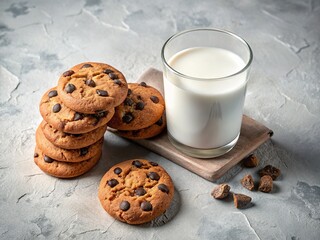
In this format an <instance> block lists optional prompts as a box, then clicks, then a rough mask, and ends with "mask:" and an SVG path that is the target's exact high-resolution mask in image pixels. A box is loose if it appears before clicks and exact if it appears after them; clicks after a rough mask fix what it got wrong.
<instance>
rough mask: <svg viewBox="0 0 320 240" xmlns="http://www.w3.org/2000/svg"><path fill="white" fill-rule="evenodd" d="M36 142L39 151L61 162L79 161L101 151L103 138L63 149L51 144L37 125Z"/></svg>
mask: <svg viewBox="0 0 320 240" xmlns="http://www.w3.org/2000/svg"><path fill="white" fill-rule="evenodd" d="M36 143H37V146H38V148H39V149H41V151H42V152H43V153H44V154H45V155H47V156H49V157H51V158H53V159H55V160H56V161H62V162H81V161H84V160H87V159H89V158H92V157H93V156H96V155H97V154H98V153H99V152H101V148H102V144H103V138H100V140H98V141H97V142H96V143H94V144H92V145H90V146H88V147H83V148H79V149H63V148H59V147H57V146H55V145H53V144H52V143H51V142H50V141H49V140H48V139H47V138H46V137H45V136H44V134H43V132H42V129H41V127H40V126H39V127H38V129H37V131H36Z"/></svg>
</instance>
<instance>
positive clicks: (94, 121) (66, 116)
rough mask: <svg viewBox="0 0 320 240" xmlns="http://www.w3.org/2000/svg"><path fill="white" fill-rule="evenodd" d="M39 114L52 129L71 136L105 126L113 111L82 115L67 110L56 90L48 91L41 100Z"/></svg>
mask: <svg viewBox="0 0 320 240" xmlns="http://www.w3.org/2000/svg"><path fill="white" fill-rule="evenodd" d="M40 113H41V116H42V117H43V119H44V120H45V121H46V122H47V123H49V124H50V125H51V126H52V127H53V128H55V129H57V130H59V131H62V132H66V133H72V134H81V133H87V132H90V131H92V130H94V129H96V128H99V127H101V126H103V125H106V124H107V122H108V121H109V120H110V119H111V118H112V116H113V114H114V109H113V108H111V109H109V110H106V111H103V112H99V113H96V114H84V113H79V112H76V111H74V110H72V109H70V108H68V107H67V106H66V105H65V104H64V103H63V102H62V101H61V100H60V98H59V96H58V92H57V90H56V88H51V89H49V90H48V91H47V92H46V93H45V94H44V95H43V96H42V98H41V101H40Z"/></svg>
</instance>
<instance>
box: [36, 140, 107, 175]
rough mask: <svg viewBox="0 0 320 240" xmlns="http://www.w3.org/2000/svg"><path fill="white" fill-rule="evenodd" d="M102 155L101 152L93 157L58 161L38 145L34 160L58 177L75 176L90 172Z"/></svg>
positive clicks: (43, 169) (44, 169) (46, 171)
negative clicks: (47, 154)
mask: <svg viewBox="0 0 320 240" xmlns="http://www.w3.org/2000/svg"><path fill="white" fill-rule="evenodd" d="M100 156H101V152H99V153H98V154H97V155H95V156H93V157H92V158H90V159H88V160H86V161H82V162H78V163H68V162H60V161H56V160H54V159H52V158H50V157H48V156H46V155H45V154H44V153H43V152H42V151H41V150H40V149H39V148H38V147H37V146H36V148H35V152H34V162H35V163H36V164H37V166H38V167H39V168H40V169H41V170H42V171H43V172H45V173H47V174H49V175H51V176H54V177H57V178H73V177H77V176H80V175H82V174H84V173H86V172H88V171H89V170H90V169H91V168H93V167H94V165H96V163H97V162H98V161H99V159H100Z"/></svg>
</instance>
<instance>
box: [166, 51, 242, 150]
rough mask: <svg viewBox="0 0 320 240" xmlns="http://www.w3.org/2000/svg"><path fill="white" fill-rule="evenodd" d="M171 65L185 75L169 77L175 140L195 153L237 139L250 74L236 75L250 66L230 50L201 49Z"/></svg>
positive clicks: (182, 54)
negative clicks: (189, 147)
mask: <svg viewBox="0 0 320 240" xmlns="http://www.w3.org/2000/svg"><path fill="white" fill-rule="evenodd" d="M168 64H169V65H170V66H171V67H172V68H173V69H174V70H176V71H177V72H179V73H180V74H182V75H177V74H170V73H168V74H165V81H164V87H165V98H166V103H167V104H166V114H167V125H168V131H169V133H170V134H171V136H172V137H174V138H175V139H176V140H178V141H179V142H180V143H183V144H185V145H188V146H191V147H194V148H217V147H221V146H224V145H226V144H228V143H230V142H231V141H232V140H234V139H235V138H236V137H237V136H238V134H239V132H240V127H241V121H242V109H243V103H244V98H245V92H246V74H247V73H246V72H243V73H240V74H237V75H233V74H235V73H238V72H239V71H240V70H241V69H243V68H244V66H245V63H244V61H243V60H242V59H241V58H240V57H239V56H238V55H236V54H234V53H232V52H230V51H228V50H225V49H221V48H211V47H197V48H189V49H186V50H183V51H181V52H178V53H177V54H175V55H173V56H172V57H171V58H170V59H169V61H168ZM232 75H233V76H232ZM227 76H230V77H228V78H224V77H227ZM193 78H196V79H193ZM222 78H224V79H222Z"/></svg>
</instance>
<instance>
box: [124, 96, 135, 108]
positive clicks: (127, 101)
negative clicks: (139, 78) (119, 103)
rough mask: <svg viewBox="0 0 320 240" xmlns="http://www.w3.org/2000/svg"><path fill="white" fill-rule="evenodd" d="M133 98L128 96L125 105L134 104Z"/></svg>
mask: <svg viewBox="0 0 320 240" xmlns="http://www.w3.org/2000/svg"><path fill="white" fill-rule="evenodd" d="M133 103H134V102H133V100H132V99H131V98H126V99H125V100H124V105H126V106H132V105H133Z"/></svg>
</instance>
